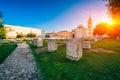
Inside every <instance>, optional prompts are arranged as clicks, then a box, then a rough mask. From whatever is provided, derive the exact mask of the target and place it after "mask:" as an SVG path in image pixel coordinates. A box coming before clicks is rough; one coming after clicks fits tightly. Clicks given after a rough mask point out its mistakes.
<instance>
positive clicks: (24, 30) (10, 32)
mask: <svg viewBox="0 0 120 80" xmlns="http://www.w3.org/2000/svg"><path fill="white" fill-rule="evenodd" d="M4 28H5V29H6V38H16V36H17V35H18V34H24V35H27V34H29V33H35V34H36V35H37V36H41V37H44V36H45V31H44V30H42V29H37V28H28V27H21V26H12V25H4Z"/></svg>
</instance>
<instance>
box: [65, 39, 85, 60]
mask: <svg viewBox="0 0 120 80" xmlns="http://www.w3.org/2000/svg"><path fill="white" fill-rule="evenodd" d="M66 49H67V54H66V57H67V58H68V59H70V60H75V61H78V60H79V59H80V58H81V57H82V52H83V51H82V43H81V41H79V40H76V39H70V40H68V42H67V48H66Z"/></svg>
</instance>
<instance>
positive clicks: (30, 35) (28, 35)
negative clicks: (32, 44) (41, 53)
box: [27, 33, 36, 37]
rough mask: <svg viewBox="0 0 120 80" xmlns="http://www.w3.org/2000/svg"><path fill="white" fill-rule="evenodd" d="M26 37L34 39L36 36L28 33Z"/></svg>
mask: <svg viewBox="0 0 120 80" xmlns="http://www.w3.org/2000/svg"><path fill="white" fill-rule="evenodd" d="M27 37H36V34H35V33H29V34H27Z"/></svg>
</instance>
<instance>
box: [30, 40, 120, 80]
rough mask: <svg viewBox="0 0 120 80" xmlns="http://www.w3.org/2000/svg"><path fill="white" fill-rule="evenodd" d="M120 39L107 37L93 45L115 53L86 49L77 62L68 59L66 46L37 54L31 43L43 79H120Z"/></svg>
mask: <svg viewBox="0 0 120 80" xmlns="http://www.w3.org/2000/svg"><path fill="white" fill-rule="evenodd" d="M119 44H120V41H115V40H110V39H106V40H103V41H101V42H97V43H96V44H94V45H92V48H93V49H94V48H98V47H101V48H104V49H110V50H114V51H116V53H115V54H106V53H101V54H100V52H99V53H96V52H91V51H89V50H84V52H83V56H82V58H81V59H80V60H79V61H78V62H76V61H71V60H68V59H66V46H65V45H63V46H60V47H58V49H57V50H56V51H54V52H51V53H49V52H47V51H46V52H43V53H40V54H36V52H35V50H34V49H35V47H34V46H33V45H32V44H31V45H30V47H31V49H32V51H33V54H34V57H35V60H36V62H37V66H38V68H39V69H40V72H41V75H42V79H43V80H120V45H119Z"/></svg>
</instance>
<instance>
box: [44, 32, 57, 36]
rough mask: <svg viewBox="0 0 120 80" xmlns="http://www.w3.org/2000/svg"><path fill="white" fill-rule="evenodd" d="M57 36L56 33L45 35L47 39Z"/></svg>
mask: <svg viewBox="0 0 120 80" xmlns="http://www.w3.org/2000/svg"><path fill="white" fill-rule="evenodd" d="M55 36H56V34H55V33H54V32H48V33H46V34H45V37H55Z"/></svg>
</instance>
